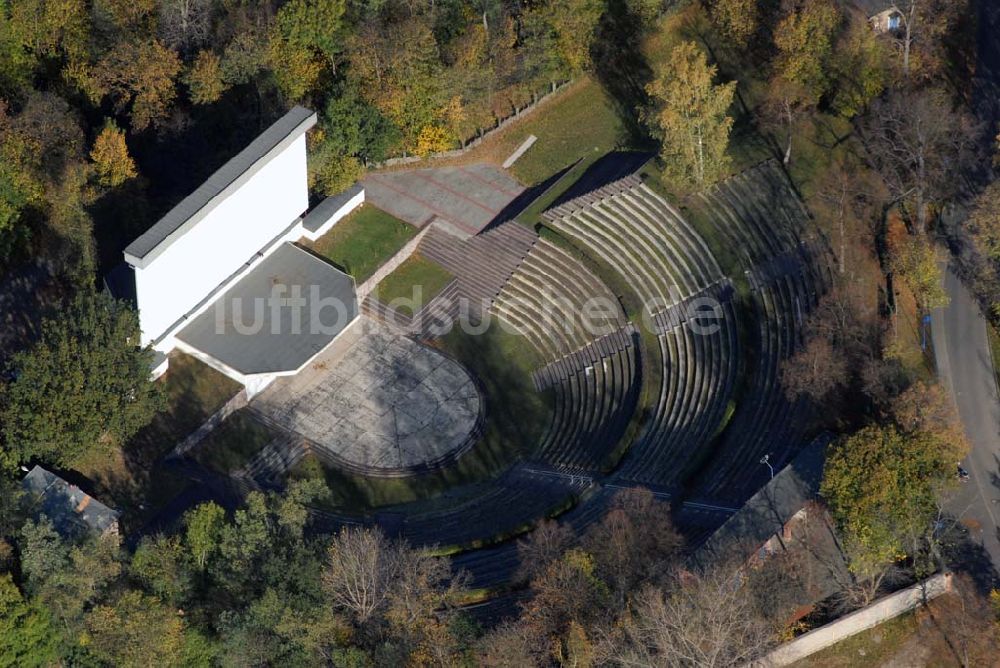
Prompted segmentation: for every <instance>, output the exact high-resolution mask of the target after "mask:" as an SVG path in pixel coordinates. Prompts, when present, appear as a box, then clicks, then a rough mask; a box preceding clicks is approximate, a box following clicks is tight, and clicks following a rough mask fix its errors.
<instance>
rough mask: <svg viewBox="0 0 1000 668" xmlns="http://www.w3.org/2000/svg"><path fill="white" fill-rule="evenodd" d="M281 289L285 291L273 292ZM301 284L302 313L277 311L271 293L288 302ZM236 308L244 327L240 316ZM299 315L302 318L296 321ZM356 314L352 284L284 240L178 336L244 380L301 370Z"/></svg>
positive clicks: (291, 308)
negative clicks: (257, 375)
mask: <svg viewBox="0 0 1000 668" xmlns="http://www.w3.org/2000/svg"><path fill="white" fill-rule="evenodd" d="M276 286H281V288H282V289H281V290H280V291H278V292H274V290H275V287H276ZM296 286H297V291H298V295H300V296H301V298H302V299H303V300H304V301H303V303H301V304H300V307H294V306H292V305H290V304H288V303H285V304H284V305H279V306H278V308H274V309H272V307H271V304H272V300H271V296H272V294H276V295H277V296H278V297H280V298H284V299H287V298H290V297H293V296H295V294H296ZM257 304H259V306H257ZM237 310H239V314H240V318H239V322H236V318H235V317H234V316H235V315H236V313H237ZM295 311H298V313H299V317H298V319H297V320H296V318H295V316H294V312H295ZM258 315H259V316H260V318H257V316H258ZM357 315H358V302H357V297H356V295H355V291H354V279H352V278H351V277H350V276H348V275H347V274H345V273H343V272H341V271H339V270H337V269H336V268H335V267H333V266H332V265H331V264H329V263H327V262H325V261H324V260H322V259H320V258H318V257H316V256H315V255H313V254H312V253H310V252H309V251H307V250H304V249H302V248H299V247H298V246H296V245H295V244H293V243H290V242H286V243H283V244H281V245H280V246H279V247H278V248H277V249H276V250H275V251H274V252H273V253H271V254H270V255H268V256H267V257H266V258H264V259H263V260H262V261H261V263H260V264H259V265H257V266H256V267H255V268H254V269H252V270H251V271H250V273H248V274H247V275H246V276H244V277H243V278H242V279H240V281H239V282H237V283H236V284H235V285H234V286H233V287H231V288H230V289H229V290H227V291H226V292H225V293H224V294H223V295H222V296H221V297H219V299H217V300H215V302H214V303H213V304H212V305H210V306H209V307H208V308H207V309H206V310H205V312H204V313H202V314H200V315H199V316H198V317H197V318H195V319H194V320H193V321H192V322H191V323H190V324H189V325H188V326H186V327H185V328H184V329H182V330H181V331H180V333H179V334H178V335H177V338H178V339H180V340H181V341H183V342H185V343H187V344H189V345H191V346H193V347H194V348H196V349H197V350H200V351H202V352H203V353H205V354H207V355H210V356H211V357H213V358H215V359H217V360H218V361H220V362H222V363H223V364H225V365H226V366H228V367H230V368H232V369H234V370H236V371H238V372H240V373H242V374H246V375H250V374H258V373H279V372H287V371H295V370H297V369H299V368H301V367H302V366H303V365H304V364H305V363H306V362H308V361H309V360H310V359H311V358H312V357H313V356H315V355H316V353H318V352H319V351H321V350H323V348H325V347H326V346H327V345H329V343H330V342H331V341H333V339H334V338H335V337H336V336H337V334H339V333H340V332H341V331H343V329H344V328H345V327H347V325H348V324H350V323H351V322H352V321H353V320H354V319H355V318H356V317H357ZM275 316H276V317H275ZM314 324H318V325H320V327H314V326H313V325H314ZM237 325H239V327H237ZM255 325H256V326H255Z"/></svg>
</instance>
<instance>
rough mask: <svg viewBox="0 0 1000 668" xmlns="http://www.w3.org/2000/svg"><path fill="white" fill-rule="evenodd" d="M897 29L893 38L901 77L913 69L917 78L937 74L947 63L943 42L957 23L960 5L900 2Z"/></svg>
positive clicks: (952, 0)
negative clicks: (916, 73) (898, 57)
mask: <svg viewBox="0 0 1000 668" xmlns="http://www.w3.org/2000/svg"><path fill="white" fill-rule="evenodd" d="M895 6H896V7H897V8H898V9H899V17H900V23H901V26H900V28H899V29H897V30H896V31H895V33H894V35H893V37H894V39H895V41H896V43H897V46H898V51H899V54H900V61H901V67H902V70H903V75H904V76H905V77H910V76H911V75H912V73H913V70H914V69H919V70H920V75H921V78H930V77H932V76H934V75H936V74H938V73H939V72H940V70H941V68H942V67H943V66H944V64H945V63H946V62H947V55H946V54H945V45H944V38H945V37H946V35H947V34H948V31H949V30H950V29H951V27H952V24H953V23H954V21H955V20H956V19H957V17H958V14H959V12H960V10H961V9H962V7H963V4H962V3H961V2H959V1H958V0H900V1H899V2H897V3H896V4H895Z"/></svg>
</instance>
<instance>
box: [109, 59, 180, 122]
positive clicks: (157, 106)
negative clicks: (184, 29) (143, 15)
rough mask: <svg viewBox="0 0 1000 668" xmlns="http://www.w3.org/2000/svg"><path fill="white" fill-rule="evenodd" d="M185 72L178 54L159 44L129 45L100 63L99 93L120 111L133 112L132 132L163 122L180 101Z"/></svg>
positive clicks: (131, 114)
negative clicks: (179, 83)
mask: <svg viewBox="0 0 1000 668" xmlns="http://www.w3.org/2000/svg"><path fill="white" fill-rule="evenodd" d="M180 71H181V60H180V58H179V57H178V56H177V54H176V53H175V52H174V51H172V50H170V49H168V48H167V47H165V46H163V44H161V43H160V42H159V40H156V39H154V40H151V41H148V42H142V41H137V42H128V43H126V44H122V45H120V46H119V47H118V48H115V49H112V50H110V51H108V52H107V53H106V54H105V55H104V57H103V58H102V59H101V61H100V62H99V63H98V65H97V67H96V69H95V71H94V78H95V83H96V88H95V91H96V92H98V93H99V95H100V96H101V97H103V96H104V95H110V96H111V98H112V100H114V103H115V108H116V110H118V111H125V110H126V109H127V110H128V112H129V118H130V125H131V128H132V130H134V131H136V132H140V131H142V130H145V129H146V128H147V127H149V126H150V125H153V124H156V123H159V122H161V121H163V120H164V119H165V118H166V117H167V115H168V114H169V113H170V108H171V106H172V105H173V103H174V100H175V99H176V97H177V88H176V86H175V85H174V81H175V79H176V78H177V75H178V74H179V73H180Z"/></svg>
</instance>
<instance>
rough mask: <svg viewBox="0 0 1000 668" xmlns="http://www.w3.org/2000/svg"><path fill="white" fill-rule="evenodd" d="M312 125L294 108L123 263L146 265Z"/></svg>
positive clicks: (131, 248) (308, 115) (312, 117)
mask: <svg viewBox="0 0 1000 668" xmlns="http://www.w3.org/2000/svg"><path fill="white" fill-rule="evenodd" d="M315 124H316V114H315V113H313V112H312V111H310V110H309V109H306V108H305V107H300V106H296V107H294V108H293V109H292V110H291V111H289V112H288V113H287V114H285V115H284V116H282V117H281V118H279V119H278V120H277V121H275V122H274V124H272V125H271V127H269V128H268V129H266V130H264V132H262V133H261V134H260V135H259V136H258V137H257V138H256V139H254V140H253V141H252V142H250V145H249V146H247V147H246V148H245V149H243V150H242V151H240V152H239V153H237V154H236V156H235V157H234V158H232V159H231V160H229V162H227V163H226V164H224V165H223V166H222V167H220V168H219V169H218V170H216V171H215V173H214V174H212V175H211V176H210V177H208V179H207V180H206V181H205V182H204V183H202V184H201V185H200V186H198V189H197V190H195V191H194V192H193V193H191V194H190V195H188V196H187V197H185V198H184V199H183V200H181V202H180V204H178V205H177V206H175V207H174V208H173V209H171V210H170V211H168V212H167V214H166V215H165V216H163V218H160V220H158V221H157V222H156V223H155V224H154V225H153V226H152V227H151V228H149V229H148V230H146V232H144V233H143V234H142V235H141V236H140V237H139V238H138V239H136V240H135V241H133V242H132V243H131V244H129V245H128V247H127V248H126V249H125V260H126V261H127V262H128V263H129V264H132V265H134V266H138V267H143V266H145V265H146V263H148V262H150V261H151V260H152V259H153V258H155V257H156V256H157V255H159V254H160V253H162V252H163V251H164V250H165V249H166V248H167V247H168V246H169V245H170V243H171V242H172V241H173V240H174V239H176V238H178V237H180V236H181V235H183V234H184V232H185V231H187V230H188V229H190V228H191V227H193V226H194V225H195V224H196V223H197V222H198V221H199V220H201V219H202V218H204V217H205V216H206V215H208V213H209V212H211V211H212V209H214V208H215V207H216V206H218V205H219V203H220V202H221V201H222V200H223V199H225V197H226V196H227V195H229V194H230V193H232V192H233V191H234V190H236V189H237V188H239V187H240V186H241V185H243V184H244V183H246V181H247V180H249V179H250V177H252V176H253V175H254V174H256V173H257V172H258V171H259V170H260V169H261V168H262V167H263V166H264V165H266V164H267V163H268V161H269V160H270V159H271V158H273V157H274V156H276V155H278V154H279V153H281V151H283V150H284V149H285V148H286V147H287V146H288V145H289V144H291V143H292V142H293V141H295V140H296V139H298V138H299V137H300V136H302V134H304V133H305V132H306V130H308V129H309V128H311V127H312V126H314V125H315Z"/></svg>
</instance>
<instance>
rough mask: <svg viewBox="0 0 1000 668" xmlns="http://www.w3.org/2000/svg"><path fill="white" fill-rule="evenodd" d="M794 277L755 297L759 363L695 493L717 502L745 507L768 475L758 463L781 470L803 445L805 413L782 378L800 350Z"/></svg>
mask: <svg viewBox="0 0 1000 668" xmlns="http://www.w3.org/2000/svg"><path fill="white" fill-rule="evenodd" d="M795 283H796V281H795V280H794V278H793V277H786V278H784V279H779V280H777V281H775V282H774V283H773V284H772V285H770V286H766V287H764V288H762V289H761V290H759V291H758V293H757V295H756V300H755V301H756V310H757V314H756V315H757V321H758V323H759V334H758V336H759V343H758V346H759V347H758V350H759V354H758V364H757V368H756V369H755V371H754V376H753V379H752V381H751V383H750V385H749V389H748V391H746V393H745V395H744V397H745V403H744V404H743V405H742V406H740V407H739V410H738V411H737V413H736V415H735V416H734V418H733V423H732V425H731V428H730V429H729V431H728V432H727V434H726V437H725V438H724V439H723V442H722V443H721V445H720V447H719V449H718V450H717V452H716V454H715V457H713V459H712V461H711V462H710V463H709V464H708V466H706V467H705V469H704V470H703V471H702V472H701V475H699V478H698V486H697V487H696V489H695V491H694V493H695V495H697V496H698V497H699V498H706V499H711V500H712V501H713V502H720V501H726V502H729V503H732V504H735V505H739V504H741V503H742V502H743V501H744V500H745V499H746V498H748V497H749V496H751V495H752V494H753V493H754V492H755V491H756V490H757V489H758V488H759V487H760V486H761V485H762V484H764V483H765V482H767V479H768V477H769V475H770V473H769V470H768V468H767V467H766V466H763V465H762V464H760V459H761V458H762V457H763V456H764V455H769V456H770V461H771V463H772V465H774V466H780V465H781V464H782V463H783V462H784V461H786V460H787V458H788V457H789V456H790V455H791V454H792V453H793V451H794V450H795V448H797V447H798V446H799V445H801V442H802V438H803V424H802V420H801V419H799V418H800V417H801V413H802V411H801V410H798V408H801V407H796V406H795V405H793V404H792V403H791V402H789V401H788V399H787V398H786V397H785V394H784V392H783V391H782V388H781V380H780V377H779V374H780V367H781V361H782V360H783V359H785V358H786V357H787V356H789V355H790V354H791V353H792V352H793V350H794V347H795V345H796V338H797V336H798V330H799V326H798V324H797V323H796V304H795V298H796V296H801V293H800V292H799V291H798V289H797V286H796V285H795Z"/></svg>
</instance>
